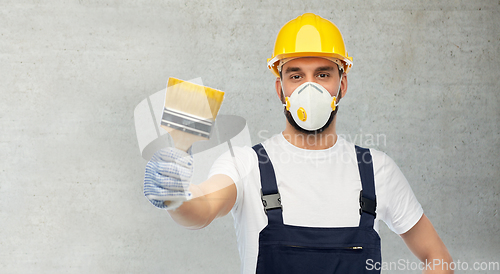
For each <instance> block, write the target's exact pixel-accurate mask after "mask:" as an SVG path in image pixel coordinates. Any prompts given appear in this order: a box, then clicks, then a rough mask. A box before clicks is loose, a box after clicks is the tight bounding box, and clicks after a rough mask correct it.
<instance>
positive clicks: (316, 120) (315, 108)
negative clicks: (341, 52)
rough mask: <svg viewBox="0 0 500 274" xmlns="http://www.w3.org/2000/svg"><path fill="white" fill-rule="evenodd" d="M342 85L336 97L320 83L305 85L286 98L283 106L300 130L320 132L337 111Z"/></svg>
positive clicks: (307, 83)
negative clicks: (333, 112)
mask: <svg viewBox="0 0 500 274" xmlns="http://www.w3.org/2000/svg"><path fill="white" fill-rule="evenodd" d="M340 80H342V78H341V79H340ZM341 83H342V81H339V88H338V91H337V95H335V96H331V95H330V93H329V92H328V90H326V89H325V88H324V87H323V86H322V85H320V84H318V83H314V82H306V83H303V84H302V85H300V86H299V87H297V88H296V89H295V90H294V91H293V92H292V95H291V96H290V97H285V103H284V104H283V106H284V107H285V108H286V110H287V111H289V112H290V114H291V116H292V118H293V120H294V121H295V123H296V124H297V125H298V126H299V127H300V128H302V129H305V130H308V131H315V130H318V129H320V128H321V127H323V126H324V125H326V123H327V122H328V120H329V119H330V116H331V114H332V111H335V109H336V108H337V106H338V103H337V98H338V96H339V93H340V85H341ZM281 86H282V87H283V85H281ZM282 92H283V90H282Z"/></svg>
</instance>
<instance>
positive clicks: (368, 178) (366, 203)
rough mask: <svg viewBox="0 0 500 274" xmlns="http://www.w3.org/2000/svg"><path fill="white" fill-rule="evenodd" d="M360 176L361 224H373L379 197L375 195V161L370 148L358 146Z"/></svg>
mask: <svg viewBox="0 0 500 274" xmlns="http://www.w3.org/2000/svg"><path fill="white" fill-rule="evenodd" d="M356 156H357V160H358V168H359V176H360V178H361V192H360V194H359V205H360V209H359V214H361V218H360V220H359V226H372V227H373V223H374V222H375V217H376V216H377V214H376V209H377V198H376V196H375V180H374V175H373V161H372V155H371V154H370V149H367V148H361V147H358V146H356Z"/></svg>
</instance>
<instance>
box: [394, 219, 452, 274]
mask: <svg viewBox="0 0 500 274" xmlns="http://www.w3.org/2000/svg"><path fill="white" fill-rule="evenodd" d="M400 236H401V238H403V240H404V241H405V243H406V245H407V246H408V248H409V249H410V250H411V252H413V254H415V256H417V258H418V259H420V261H422V262H424V263H429V262H431V264H430V266H431V270H429V269H424V271H423V273H454V271H453V270H450V263H451V262H452V258H451V256H450V253H449V252H448V249H447V248H446V246H445V245H444V243H443V241H442V240H441V238H439V235H438V234H437V232H436V230H435V229H434V226H432V223H431V221H430V220H429V219H428V218H427V216H425V214H424V215H422V217H421V218H420V220H419V221H418V222H417V223H416V224H415V225H414V226H413V227H412V228H411V229H410V230H408V231H407V232H406V233H403V234H401V235H400ZM443 262H444V263H445V265H444V267H443ZM446 266H448V267H446ZM432 269H433V270H432Z"/></svg>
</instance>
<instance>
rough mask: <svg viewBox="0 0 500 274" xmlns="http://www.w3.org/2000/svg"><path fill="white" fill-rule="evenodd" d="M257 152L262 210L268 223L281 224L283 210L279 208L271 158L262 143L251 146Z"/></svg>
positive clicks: (279, 202) (279, 201)
mask: <svg viewBox="0 0 500 274" xmlns="http://www.w3.org/2000/svg"><path fill="white" fill-rule="evenodd" d="M252 148H253V150H255V153H257V158H258V160H259V170H260V184H261V187H262V188H261V198H262V204H263V205H264V211H265V212H266V214H267V219H268V223H269V224H272V223H274V224H283V216H282V213H283V210H282V208H281V197H280V194H279V192H278V184H277V183H276V175H275V173H274V168H273V165H272V163H271V159H269V156H268V155H267V152H266V150H265V149H264V147H263V146H262V144H257V145H255V146H253V147H252Z"/></svg>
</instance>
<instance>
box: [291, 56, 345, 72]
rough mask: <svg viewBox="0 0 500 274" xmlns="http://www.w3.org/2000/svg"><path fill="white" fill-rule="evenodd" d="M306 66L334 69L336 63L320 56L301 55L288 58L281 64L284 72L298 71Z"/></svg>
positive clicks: (316, 68)
mask: <svg viewBox="0 0 500 274" xmlns="http://www.w3.org/2000/svg"><path fill="white" fill-rule="evenodd" d="M306 68H307V69H314V70H335V69H336V68H337V64H336V63H335V62H333V61H331V60H328V59H325V58H321V57H301V58H297V59H293V60H290V61H288V62H286V63H285V64H284V65H283V71H284V72H285V73H287V72H294V71H300V70H302V69H306Z"/></svg>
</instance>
